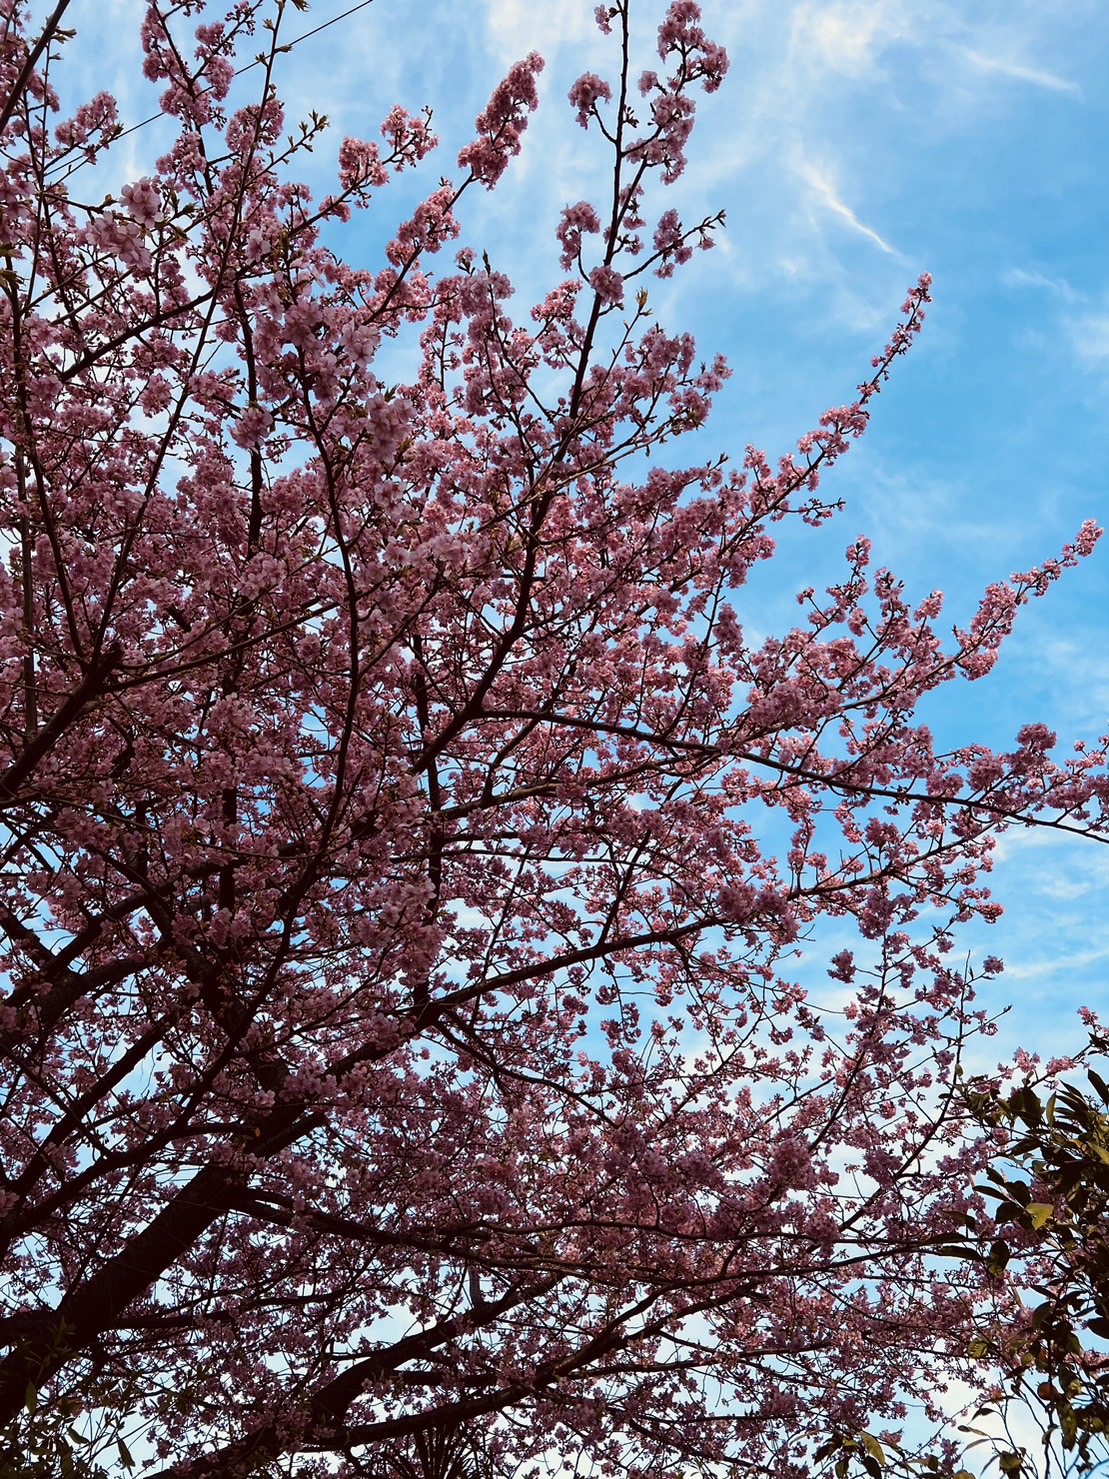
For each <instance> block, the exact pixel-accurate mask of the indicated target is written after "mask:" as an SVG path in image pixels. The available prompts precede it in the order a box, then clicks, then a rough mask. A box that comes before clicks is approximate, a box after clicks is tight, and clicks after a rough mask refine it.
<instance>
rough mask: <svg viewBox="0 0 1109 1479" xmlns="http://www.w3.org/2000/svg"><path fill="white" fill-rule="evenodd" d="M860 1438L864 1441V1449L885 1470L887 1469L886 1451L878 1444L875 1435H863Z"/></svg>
mask: <svg viewBox="0 0 1109 1479" xmlns="http://www.w3.org/2000/svg"><path fill="white" fill-rule="evenodd" d="M859 1436H860V1437H861V1438H862V1440H863V1447H864V1448H865V1449H866V1451H867V1453H869V1454H870V1456H871V1458H872V1459H873V1460H874V1462H875V1463H877V1464H880V1465H881V1466H882V1468H883V1469H884V1468H885V1467H886V1451H885V1449H884V1448H883V1447H882V1445H881V1444H880V1443H879V1442H878V1439H877V1438H875V1437H874V1435H873V1433H861V1434H860V1435H859Z"/></svg>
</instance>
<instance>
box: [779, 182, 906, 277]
mask: <svg viewBox="0 0 1109 1479" xmlns="http://www.w3.org/2000/svg"><path fill="white" fill-rule="evenodd" d="M797 168H798V173H799V174H800V176H801V178H802V179H803V180H804V181H805V182H806V184H808V185H809V186H810V188H811V189H812V191H813V193H814V194H815V195H816V196H817V198H818V199H819V200H820V202H821V204H822V205H823V206H824V207H825V209H826V210H829V211H831V212H832V214H833V215H835V216H839V217H840V219H841V220H844V221H846V222H847V224H848V225H849V226H850V227H851V228H852V229H853V230H855V231H858V232H859V233H860V235H862V236H866V237H869V239H870V240H871V241H872V242H874V244H875V245H876V246H878V247H880V248H881V249H882V251H883V252H888V253H889V255H890V256H891V257H896V256H897V255H898V253H897V252H896V251H895V249H894V248H893V247H891V246H890V244H889V242H888V241H884V240H883V239H882V237H881V236H879V235H878V233H877V231H875V230H874V229H873V228H872V227H870V226H868V225H866V223H865V222H864V221H860V220H859V218H858V216H857V215H856V214H855V212H854V211H853V210H852V209H851V207H850V206H849V205H848V204H847V203H846V202H845V201H843V200H841V199H840V197H839V195H838V194H837V193H836V190H835V187H834V186H833V184H832V181H831V180H830V179H829V177H828V173H827V171H825V170H821V169H819V168H817V166H816V165H813V164H810V163H809V162H808V161H807V160H802V161H801V163H800V164H799V165H798V167H797Z"/></svg>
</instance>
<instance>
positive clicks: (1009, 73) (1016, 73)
mask: <svg viewBox="0 0 1109 1479" xmlns="http://www.w3.org/2000/svg"><path fill="white" fill-rule="evenodd" d="M962 54H963V56H964V57H965V59H966V60H967V61H968V62H970V64H971V66H972V67H977V68H978V70H979V71H981V72H998V73H1000V74H1001V76H1003V77H1012V78H1014V79H1015V80H1016V81H1018V82H1030V83H1032V85H1033V86H1034V87H1046V88H1049V89H1050V90H1051V91H1052V92H1066V93H1070V94H1072V95H1073V96H1074V97H1079V98H1080V97H1081V96H1082V89H1081V88H1080V87H1079V85H1078V83H1077V82H1071V81H1070V80H1069V79H1068V78H1066V77H1057V76H1056V75H1055V73H1054V72H1042V71H1040V69H1039V68H1038V67H1025V66H1023V65H1022V64H1021V63H1020V62H1010V61H1006V60H1005V59H1004V58H1003V57H994V56H984V55H983V53H982V52H980V51H971V50H969V49H968V48H964V49H963V53H962Z"/></svg>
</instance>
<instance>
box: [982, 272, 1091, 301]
mask: <svg viewBox="0 0 1109 1479" xmlns="http://www.w3.org/2000/svg"><path fill="white" fill-rule="evenodd" d="M1001 284H1002V286H1003V287H1006V288H1031V289H1040V290H1042V291H1044V292H1047V293H1054V294H1056V295H1057V296H1058V297H1060V298H1062V299H1063V300H1064V302H1067V303H1073V302H1074V301H1075V299H1076V298H1079V297H1080V296H1081V294H1079V293H1076V292H1075V290H1074V288H1072V287H1071V285H1070V283H1069V282H1067V281H1066V279H1065V278H1061V277H1048V276H1047V275H1046V274H1045V273H1043V272H1028V271H1026V269H1025V268H1023V267H1010V268H1008V269H1007V270H1006V271H1005V272H1003V273H1002V274H1001Z"/></svg>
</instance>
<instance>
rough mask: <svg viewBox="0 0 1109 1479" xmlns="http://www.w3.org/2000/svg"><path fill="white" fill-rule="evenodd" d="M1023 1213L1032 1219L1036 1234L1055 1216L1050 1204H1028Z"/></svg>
mask: <svg viewBox="0 0 1109 1479" xmlns="http://www.w3.org/2000/svg"><path fill="white" fill-rule="evenodd" d="M1025 1211H1026V1212H1027V1213H1028V1215H1029V1217H1030V1218H1031V1219H1032V1226H1033V1227H1034V1228H1035V1229H1036V1231H1037V1232H1039V1231H1040V1229H1041V1228H1042V1227H1043V1226H1044V1225H1045V1224H1046V1223H1048V1222H1050V1221H1051V1219H1052V1218H1053V1217H1054V1216H1055V1208H1054V1207H1053V1206H1052V1205H1051V1203H1050V1202H1029V1203H1028V1206H1027V1207H1026V1208H1025Z"/></svg>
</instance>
